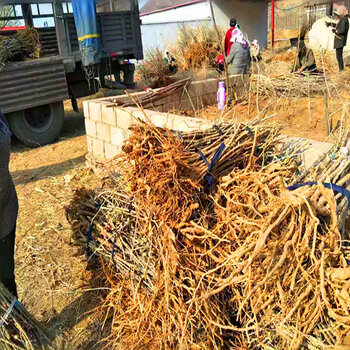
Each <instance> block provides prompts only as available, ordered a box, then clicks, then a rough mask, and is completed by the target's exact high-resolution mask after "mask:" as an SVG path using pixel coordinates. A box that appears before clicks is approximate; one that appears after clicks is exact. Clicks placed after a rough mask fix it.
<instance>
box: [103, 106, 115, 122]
mask: <svg viewBox="0 0 350 350" xmlns="http://www.w3.org/2000/svg"><path fill="white" fill-rule="evenodd" d="M108 105H109V104H102V107H101V108H102V121H103V122H104V123H106V124H109V125H113V126H117V114H116V111H115V109H114V107H108Z"/></svg>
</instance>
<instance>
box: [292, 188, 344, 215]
mask: <svg viewBox="0 0 350 350" xmlns="http://www.w3.org/2000/svg"><path fill="white" fill-rule="evenodd" d="M315 185H317V182H313V181H308V182H305V183H303V184H299V185H294V186H289V187H287V190H289V191H294V190H296V189H297V188H300V187H305V186H315ZM323 186H324V187H326V188H328V189H330V190H333V192H336V193H341V194H342V195H343V196H344V197H346V198H347V200H348V208H349V209H350V191H348V190H347V189H345V188H343V187H341V186H338V185H335V184H332V183H323Z"/></svg>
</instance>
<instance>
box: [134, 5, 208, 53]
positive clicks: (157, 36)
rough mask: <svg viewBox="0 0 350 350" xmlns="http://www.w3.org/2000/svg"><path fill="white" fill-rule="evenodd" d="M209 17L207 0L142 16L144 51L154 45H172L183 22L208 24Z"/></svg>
mask: <svg viewBox="0 0 350 350" xmlns="http://www.w3.org/2000/svg"><path fill="white" fill-rule="evenodd" d="M210 18H211V16H210V8H209V5H208V3H207V2H203V3H198V4H193V5H189V6H184V7H179V8H176V9H173V10H168V11H162V12H158V13H153V14H150V15H146V16H142V17H141V20H142V26H141V35H142V44H143V48H144V52H147V51H148V50H150V49H154V48H156V47H157V48H159V49H161V50H164V49H166V48H169V46H172V45H173V44H174V43H175V41H176V37H177V32H178V30H179V28H180V26H181V25H182V24H183V23H186V24H187V25H191V26H198V25H201V24H208V25H210Z"/></svg>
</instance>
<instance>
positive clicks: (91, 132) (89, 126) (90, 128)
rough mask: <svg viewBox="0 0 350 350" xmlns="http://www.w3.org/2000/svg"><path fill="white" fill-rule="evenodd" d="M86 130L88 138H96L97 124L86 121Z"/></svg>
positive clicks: (89, 120)
mask: <svg viewBox="0 0 350 350" xmlns="http://www.w3.org/2000/svg"><path fill="white" fill-rule="evenodd" d="M85 130H86V134H87V135H88V136H92V137H96V136H97V134H96V122H95V121H93V120H91V119H85Z"/></svg>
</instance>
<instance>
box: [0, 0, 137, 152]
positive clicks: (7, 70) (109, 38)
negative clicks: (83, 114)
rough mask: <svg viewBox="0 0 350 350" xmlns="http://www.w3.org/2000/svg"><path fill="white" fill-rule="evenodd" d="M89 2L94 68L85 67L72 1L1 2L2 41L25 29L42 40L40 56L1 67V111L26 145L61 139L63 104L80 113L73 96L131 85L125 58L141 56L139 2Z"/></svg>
mask: <svg viewBox="0 0 350 350" xmlns="http://www.w3.org/2000/svg"><path fill="white" fill-rule="evenodd" d="M74 1H79V0H73V2H74ZM93 1H94V2H95V11H96V26H97V31H98V35H96V37H98V45H99V50H100V60H99V63H98V64H97V65H93V69H92V67H91V66H89V67H86V66H84V64H85V63H84V62H83V61H84V57H83V55H82V52H83V51H82V49H81V38H80V37H79V36H78V31H77V26H76V21H75V16H74V13H73V6H72V3H71V2H68V1H60V0H56V1H51V2H50V1H49V0H36V1H28V0H13V1H10V0H5V1H3V2H1V5H0V23H3V24H6V25H3V26H2V29H1V30H0V35H1V36H2V37H7V36H11V35H13V34H14V33H16V31H18V30H23V29H24V28H35V29H36V30H37V31H38V33H39V36H40V44H41V54H40V58H37V59H29V60H25V61H21V62H11V63H7V64H6V65H5V66H4V67H3V68H0V108H1V110H2V112H3V113H4V114H5V116H6V117H7V119H8V121H9V124H10V127H11V129H12V132H13V133H14V135H15V136H16V137H17V138H18V139H19V140H20V141H22V142H23V143H25V144H26V145H28V146H31V147H37V146H42V145H45V144H48V143H51V142H53V141H55V140H56V139H57V138H58V137H59V134H60V132H61V129H62V126H63V122H64V106H63V101H64V100H66V99H71V101H72V105H73V108H74V109H75V110H76V111H77V112H79V110H78V104H77V98H80V97H84V96H89V95H91V94H94V93H95V92H96V89H97V88H98V87H109V86H110V82H111V79H112V80H113V81H114V82H115V83H117V84H118V83H119V84H121V85H123V86H126V87H133V85H134V71H135V65H134V64H131V63H130V61H129V60H131V59H134V60H140V59H142V58H143V50H142V41H141V26H140V24H141V23H140V16H139V8H138V2H137V0H93ZM83 25H85V24H84V23H83ZM86 37H89V36H86Z"/></svg>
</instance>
